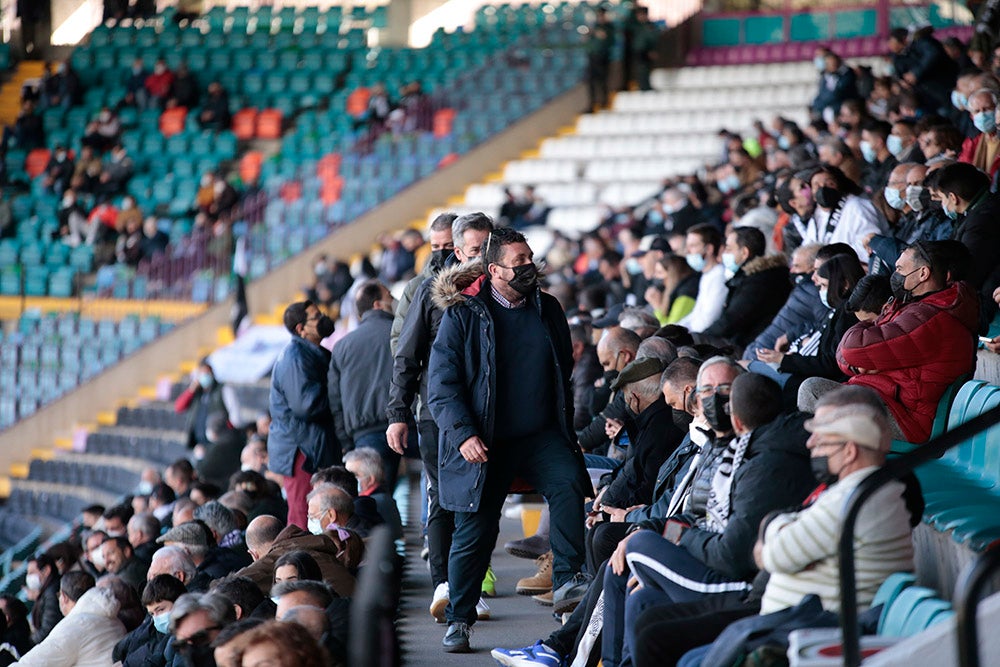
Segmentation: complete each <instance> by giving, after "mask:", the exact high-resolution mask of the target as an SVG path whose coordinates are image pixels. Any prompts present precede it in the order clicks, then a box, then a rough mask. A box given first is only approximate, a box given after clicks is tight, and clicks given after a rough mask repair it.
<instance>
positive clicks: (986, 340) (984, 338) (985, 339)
mask: <svg viewBox="0 0 1000 667" xmlns="http://www.w3.org/2000/svg"><path fill="white" fill-rule="evenodd" d="M979 342H980V343H982V344H983V345H985V344H986V343H992V342H993V339H992V338H990V337H989V336H980V337H979Z"/></svg>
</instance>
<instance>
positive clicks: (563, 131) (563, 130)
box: [556, 125, 576, 137]
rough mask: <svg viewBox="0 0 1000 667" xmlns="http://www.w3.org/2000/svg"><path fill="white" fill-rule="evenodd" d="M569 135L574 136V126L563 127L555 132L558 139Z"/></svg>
mask: <svg viewBox="0 0 1000 667" xmlns="http://www.w3.org/2000/svg"><path fill="white" fill-rule="evenodd" d="M570 134H576V125H566V126H565V127H560V128H559V130H558V131H557V132H556V135H557V136H560V137H565V136H568V135H570Z"/></svg>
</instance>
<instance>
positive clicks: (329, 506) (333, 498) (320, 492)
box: [306, 484, 354, 517]
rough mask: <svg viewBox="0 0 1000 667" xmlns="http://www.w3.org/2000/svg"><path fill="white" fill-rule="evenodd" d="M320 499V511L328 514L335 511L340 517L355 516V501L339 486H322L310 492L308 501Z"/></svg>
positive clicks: (307, 497)
mask: <svg viewBox="0 0 1000 667" xmlns="http://www.w3.org/2000/svg"><path fill="white" fill-rule="evenodd" d="M313 498H319V510H320V511H321V512H326V511H327V510H333V511H334V512H336V513H337V516H338V517H350V516H353V515H354V499H353V498H351V496H350V495H348V493H347V492H346V491H344V490H343V489H342V488H340V487H339V486H334V485H333V484H320V485H319V486H317V487H316V488H315V489H313V490H312V491H310V492H309V495H308V496H306V501H307V502H308V501H310V500H312V499H313Z"/></svg>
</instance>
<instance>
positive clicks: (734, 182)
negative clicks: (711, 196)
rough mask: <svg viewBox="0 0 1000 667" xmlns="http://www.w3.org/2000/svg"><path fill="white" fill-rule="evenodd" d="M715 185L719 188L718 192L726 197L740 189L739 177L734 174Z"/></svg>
mask: <svg viewBox="0 0 1000 667" xmlns="http://www.w3.org/2000/svg"><path fill="white" fill-rule="evenodd" d="M716 185H718V186H719V192H721V193H722V194H724V195H726V194H729V193H730V192H735V191H736V190H739V188H740V177H739V176H737V175H736V174H730V175H729V176H726V177H725V178H723V179H721V180H720V181H719V182H718V183H716Z"/></svg>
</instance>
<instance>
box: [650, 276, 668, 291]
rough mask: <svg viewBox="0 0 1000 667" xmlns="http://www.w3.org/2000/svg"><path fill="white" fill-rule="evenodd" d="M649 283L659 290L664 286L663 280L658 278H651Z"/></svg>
mask: <svg viewBox="0 0 1000 667" xmlns="http://www.w3.org/2000/svg"><path fill="white" fill-rule="evenodd" d="M649 284H650V285H652V286H653V287H655V288H656V289H659V290H662V289H663V288H664V287H665V285H664V282H663V280H661V279H659V278H653V280H651V281H650V283H649Z"/></svg>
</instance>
